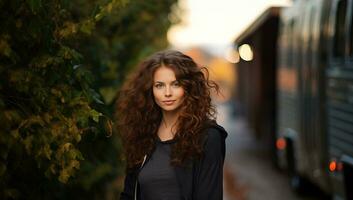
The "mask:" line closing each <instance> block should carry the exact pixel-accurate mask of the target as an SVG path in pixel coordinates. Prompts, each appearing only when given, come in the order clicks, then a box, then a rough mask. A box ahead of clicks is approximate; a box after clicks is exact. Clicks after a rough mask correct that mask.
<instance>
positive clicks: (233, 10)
mask: <svg viewBox="0 0 353 200" xmlns="http://www.w3.org/2000/svg"><path fill="white" fill-rule="evenodd" d="M290 3H291V0H179V3H178V5H179V7H180V8H181V11H182V13H183V14H182V15H181V21H182V22H181V23H180V24H177V25H174V26H172V27H171V28H170V30H169V31H168V40H169V42H170V43H171V44H172V46H174V47H176V48H187V47H191V46H211V47H218V48H226V47H227V46H230V45H231V44H232V42H233V41H234V39H235V38H236V37H237V36H238V35H240V34H241V32H242V31H244V30H245V29H246V28H247V27H248V26H249V25H250V24H251V23H252V22H253V21H254V20H255V19H256V18H257V17H258V16H259V15H261V13H262V12H264V11H265V10H266V8H268V7H270V6H274V5H282V6H285V5H290Z"/></svg>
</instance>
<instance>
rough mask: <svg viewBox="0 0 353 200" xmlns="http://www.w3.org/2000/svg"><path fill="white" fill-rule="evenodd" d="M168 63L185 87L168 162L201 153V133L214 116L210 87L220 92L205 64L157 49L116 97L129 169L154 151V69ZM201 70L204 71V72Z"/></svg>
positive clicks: (157, 121) (159, 114) (157, 113)
mask: <svg viewBox="0 0 353 200" xmlns="http://www.w3.org/2000/svg"><path fill="white" fill-rule="evenodd" d="M162 66H165V67H168V68H170V69H172V70H173V71H174V73H175V76H176V79H177V80H178V82H179V83H180V85H181V87H182V88H183V89H184V92H185V93H184V101H183V103H182V105H181V107H180V114H179V117H178V121H177V126H176V127H177V129H176V134H175V136H174V140H175V141H176V142H175V143H173V144H172V150H171V164H172V165H174V166H176V165H182V164H183V162H184V161H185V160H187V159H193V158H196V157H199V156H201V154H202V142H201V138H202V137H201V135H202V134H203V129H205V128H206V127H207V126H208V125H209V124H210V123H213V122H214V121H215V119H216V110H215V107H214V106H213V105H212V103H211V97H210V89H215V91H216V92H217V93H218V92H219V87H218V85H217V84H216V83H215V82H214V81H211V80H209V78H208V77H209V73H208V70H207V68H205V67H199V66H198V65H197V64H196V63H195V62H194V61H193V59H192V58H190V57H189V56H187V55H185V54H183V53H181V52H179V51H175V50H165V51H161V52H157V53H155V54H153V55H152V56H150V57H149V58H147V59H146V60H144V61H143V62H142V63H140V65H139V66H138V68H137V70H136V72H135V73H133V74H132V75H131V76H130V77H129V78H128V79H127V80H126V81H125V83H124V85H123V86H122V88H121V90H120V91H119V93H118V99H117V101H116V115H115V117H116V122H117V123H116V125H117V130H118V132H119V134H120V135H121V137H122V141H123V147H124V153H125V156H126V160H127V167H128V169H131V168H134V167H136V166H138V165H140V164H141V162H142V160H143V157H144V155H145V154H149V153H151V152H152V151H153V149H154V147H155V146H154V145H155V142H156V140H157V137H158V136H157V131H158V128H159V125H160V123H161V121H162V110H161V108H160V107H159V106H158V105H157V104H156V103H155V101H154V96H153V88H152V87H153V80H154V79H153V78H154V73H155V71H156V70H157V69H158V68H159V67H162ZM203 71H204V73H203Z"/></svg>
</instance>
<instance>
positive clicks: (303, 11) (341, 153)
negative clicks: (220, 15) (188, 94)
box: [235, 0, 353, 199]
mask: <svg viewBox="0 0 353 200" xmlns="http://www.w3.org/2000/svg"><path fill="white" fill-rule="evenodd" d="M271 9H273V8H271ZM277 17H278V19H279V22H278V23H277V27H276V24H273V25H272V27H267V28H259V26H258V28H257V29H254V28H250V29H248V30H252V32H251V33H250V32H249V31H248V33H247V34H246V37H245V36H244V34H243V35H242V36H241V37H239V38H238V39H237V40H236V41H235V43H236V45H237V46H241V45H242V44H244V43H246V44H249V45H250V46H251V47H252V49H253V52H254V58H253V60H251V61H249V62H247V61H241V62H240V63H239V64H238V68H239V71H238V73H239V74H242V75H241V77H243V80H241V79H240V80H239V81H240V82H239V87H241V88H239V91H241V90H245V91H243V92H242V93H241V92H240V93H239V95H240V100H241V101H242V102H243V103H244V104H245V105H246V106H245V107H251V106H252V105H250V103H251V102H257V103H256V104H255V105H254V106H255V107H259V108H262V107H266V105H267V107H268V105H274V106H273V112H274V114H273V113H272V111H271V110H270V111H268V110H267V111H266V112H265V111H261V110H260V111H259V109H256V110H251V109H246V111H247V112H245V113H246V114H247V116H248V118H249V119H251V118H252V116H255V115H256V114H260V115H259V116H267V120H265V121H264V122H266V123H265V124H266V126H269V125H268V123H270V124H272V125H273V127H275V128H274V130H273V132H274V134H269V133H266V130H268V129H266V128H265V125H263V122H262V123H260V122H257V123H250V124H252V125H253V126H254V127H257V128H255V130H256V131H257V134H258V135H261V134H265V135H266V136H265V137H264V138H266V139H265V141H268V142H267V143H271V144H273V143H276V148H277V151H276V153H275V154H273V157H274V158H275V159H274V160H275V162H276V164H277V165H278V166H279V167H280V168H282V169H286V170H287V171H288V172H289V174H290V175H291V185H292V186H293V188H294V189H296V190H298V191H303V189H305V186H306V185H305V184H306V182H307V181H310V182H311V183H314V184H315V185H316V186H318V187H319V188H320V189H321V190H322V191H324V192H325V193H327V194H329V195H332V197H333V199H353V38H352V36H353V30H352V27H353V0H296V1H294V2H293V4H292V5H291V6H290V7H286V8H281V9H280V14H279V15H278V16H277ZM268 20H269V18H265V19H264V18H263V16H262V18H259V19H258V20H257V21H258V22H257V23H259V22H261V23H263V24H265V22H263V21H268ZM254 24H256V23H254ZM268 28H272V35H276V36H277V34H278V37H277V40H275V41H273V39H271V37H269V35H265V36H262V38H267V40H266V39H262V40H263V41H262V40H258V39H257V40H256V39H251V38H255V37H254V36H255V35H263V33H264V30H267V29H268ZM277 30H278V32H277ZM268 32H269V31H268ZM245 33H246V32H245ZM257 38H261V37H260V36H257ZM261 41H262V42H261ZM264 41H266V42H267V43H264ZM264 44H267V46H264ZM273 45H275V46H276V48H275V50H273V48H272V47H273ZM269 51H273V52H269ZM257 55H268V56H267V58H271V59H274V60H275V61H276V62H272V63H273V64H272V65H271V66H269V63H271V62H270V61H266V60H264V59H261V58H262V57H263V56H257ZM264 61H266V62H264ZM244 66H247V67H248V68H250V69H246V70H247V71H250V70H255V71H256V72H253V73H252V74H260V75H258V77H261V79H260V80H261V81H259V79H257V78H258V77H254V75H252V78H255V79H257V81H254V80H252V81H251V82H252V83H254V84H255V86H254V85H252V86H251V87H252V88H250V87H249V88H244V87H242V85H245V84H246V81H247V82H248V83H249V82H250V81H249V78H248V77H250V76H251V74H250V73H248V74H247V73H246V72H244ZM272 69H274V72H273V73H272ZM242 71H243V73H242ZM266 73H268V74H270V75H265V74H266ZM273 77H274V80H273V79H272V78H273ZM256 84H259V86H256ZM258 88H262V89H261V90H259V91H260V92H261V93H260V94H262V95H265V96H260V97H259V96H257V97H252V96H249V94H251V93H252V92H259V91H251V89H255V90H257V89H258ZM247 90H249V91H247ZM274 91H275V92H274ZM274 96H275V98H273V97H274ZM242 99H243V100H242ZM244 100H246V101H244ZM261 103H265V104H261ZM262 109H266V108H262ZM270 109H272V107H270ZM249 116H250V117H249ZM263 118H266V117H262V119H263ZM271 120H272V122H270V121H271ZM263 130H265V133H262V131H263ZM275 140H276V141H275ZM274 141H275V142H274ZM272 149H273V148H272ZM272 152H273V151H272Z"/></svg>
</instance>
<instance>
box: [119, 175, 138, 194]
mask: <svg viewBox="0 0 353 200" xmlns="http://www.w3.org/2000/svg"><path fill="white" fill-rule="evenodd" d="M134 185H135V175H134V173H133V172H129V171H128V172H127V173H126V176H125V181H124V190H123V191H122V192H121V193H120V200H133V199H134Z"/></svg>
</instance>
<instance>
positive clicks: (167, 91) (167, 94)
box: [164, 86, 172, 97]
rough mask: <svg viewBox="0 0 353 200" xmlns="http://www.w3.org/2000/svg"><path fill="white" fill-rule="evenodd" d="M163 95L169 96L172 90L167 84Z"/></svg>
mask: <svg viewBox="0 0 353 200" xmlns="http://www.w3.org/2000/svg"><path fill="white" fill-rule="evenodd" d="M164 95H165V96H166V97H169V96H171V95H172V90H171V88H170V87H169V86H167V87H166V89H165V93H164Z"/></svg>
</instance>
